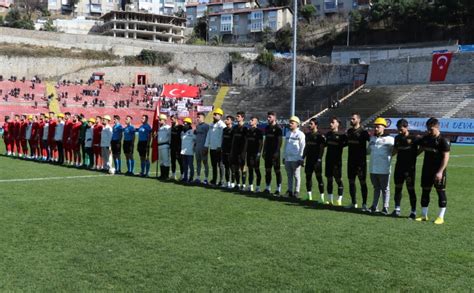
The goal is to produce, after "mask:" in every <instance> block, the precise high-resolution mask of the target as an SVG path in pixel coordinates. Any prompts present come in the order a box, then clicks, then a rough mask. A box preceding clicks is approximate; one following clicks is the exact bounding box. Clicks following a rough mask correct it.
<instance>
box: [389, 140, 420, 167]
mask: <svg viewBox="0 0 474 293" xmlns="http://www.w3.org/2000/svg"><path fill="white" fill-rule="evenodd" d="M419 140H420V138H419V137H416V136H414V135H407V136H405V135H402V134H399V135H397V136H395V144H394V146H393V147H394V149H395V150H397V163H396V165H395V168H397V169H398V168H401V169H402V170H408V169H411V168H413V167H415V165H416V156H417V155H418V144H419Z"/></svg>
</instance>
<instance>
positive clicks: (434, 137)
mask: <svg viewBox="0 0 474 293" xmlns="http://www.w3.org/2000/svg"><path fill="white" fill-rule="evenodd" d="M426 129H427V130H428V134H427V135H425V136H423V138H422V139H421V141H420V151H419V152H422V151H424V152H425V157H424V159H423V168H422V170H421V187H422V188H423V192H422V194H421V213H422V215H421V217H419V218H417V219H416V220H417V221H428V205H429V203H430V192H431V188H432V187H433V185H434V187H435V188H436V192H437V193H438V205H439V208H440V211H439V215H438V218H436V220H435V222H434V223H435V224H443V223H444V213H445V212H446V203H447V199H446V167H447V166H448V161H449V152H450V149H451V146H450V143H449V141H448V140H447V139H446V138H444V137H443V136H441V133H440V131H439V121H438V119H436V118H430V119H428V121H427V122H426Z"/></svg>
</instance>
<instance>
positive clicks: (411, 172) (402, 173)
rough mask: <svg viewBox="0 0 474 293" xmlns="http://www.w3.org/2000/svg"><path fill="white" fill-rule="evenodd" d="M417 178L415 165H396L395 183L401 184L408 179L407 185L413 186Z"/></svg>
mask: <svg viewBox="0 0 474 293" xmlns="http://www.w3.org/2000/svg"><path fill="white" fill-rule="evenodd" d="M415 178H416V169H415V166H412V167H408V168H407V167H405V168H402V167H399V166H395V172H394V175H393V179H394V182H395V185H401V184H403V183H404V182H405V180H406V182H407V185H410V186H413V185H414V184H415Z"/></svg>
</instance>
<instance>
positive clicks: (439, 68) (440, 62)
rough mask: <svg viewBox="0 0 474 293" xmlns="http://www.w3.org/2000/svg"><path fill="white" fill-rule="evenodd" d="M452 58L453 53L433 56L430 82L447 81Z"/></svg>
mask: <svg viewBox="0 0 474 293" xmlns="http://www.w3.org/2000/svg"><path fill="white" fill-rule="evenodd" d="M452 57H453V53H452V52H447V53H435V54H433V61H432V63H431V78H430V81H444V80H445V79H446V74H447V73H448V68H449V64H450V63H451V58H452Z"/></svg>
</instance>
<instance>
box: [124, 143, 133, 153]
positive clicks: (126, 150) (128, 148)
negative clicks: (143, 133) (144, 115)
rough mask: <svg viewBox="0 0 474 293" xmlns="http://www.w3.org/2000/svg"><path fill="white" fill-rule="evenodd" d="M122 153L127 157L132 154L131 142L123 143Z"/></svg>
mask: <svg viewBox="0 0 474 293" xmlns="http://www.w3.org/2000/svg"><path fill="white" fill-rule="evenodd" d="M123 153H124V154H127V155H131V154H133V140H124V141H123Z"/></svg>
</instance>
